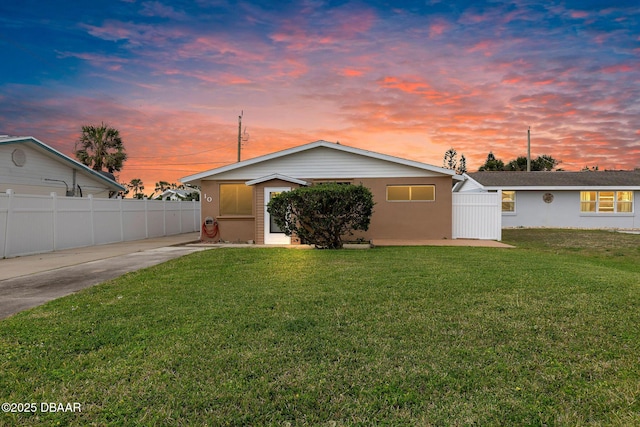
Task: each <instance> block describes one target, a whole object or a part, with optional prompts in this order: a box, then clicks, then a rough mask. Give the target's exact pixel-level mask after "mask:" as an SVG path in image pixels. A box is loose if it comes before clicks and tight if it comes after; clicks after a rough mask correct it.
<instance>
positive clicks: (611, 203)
mask: <svg viewBox="0 0 640 427" xmlns="http://www.w3.org/2000/svg"><path fill="white" fill-rule="evenodd" d="M580 212H586V213H631V212H633V191H581V192H580Z"/></svg>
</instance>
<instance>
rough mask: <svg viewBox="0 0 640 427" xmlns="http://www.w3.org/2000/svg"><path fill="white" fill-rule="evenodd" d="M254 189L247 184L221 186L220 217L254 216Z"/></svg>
mask: <svg viewBox="0 0 640 427" xmlns="http://www.w3.org/2000/svg"><path fill="white" fill-rule="evenodd" d="M252 214H253V187H249V186H247V185H245V184H220V215H221V216H226V215H252Z"/></svg>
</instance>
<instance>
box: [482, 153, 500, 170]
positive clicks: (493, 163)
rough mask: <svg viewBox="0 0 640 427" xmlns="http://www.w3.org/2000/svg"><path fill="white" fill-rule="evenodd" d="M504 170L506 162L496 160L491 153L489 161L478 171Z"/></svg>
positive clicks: (488, 157) (488, 156)
mask: <svg viewBox="0 0 640 427" xmlns="http://www.w3.org/2000/svg"><path fill="white" fill-rule="evenodd" d="M503 170H504V162H503V161H502V160H500V159H496V156H494V155H493V153H492V152H489V154H488V155H487V160H486V161H485V162H484V164H483V165H482V166H480V168H479V169H478V171H480V172H482V171H503Z"/></svg>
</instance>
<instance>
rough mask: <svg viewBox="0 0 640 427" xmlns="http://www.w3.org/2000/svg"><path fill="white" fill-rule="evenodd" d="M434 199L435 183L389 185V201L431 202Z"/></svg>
mask: <svg viewBox="0 0 640 427" xmlns="http://www.w3.org/2000/svg"><path fill="white" fill-rule="evenodd" d="M435 199H436V187H435V185H389V186H387V201H389V202H433V201H434V200H435Z"/></svg>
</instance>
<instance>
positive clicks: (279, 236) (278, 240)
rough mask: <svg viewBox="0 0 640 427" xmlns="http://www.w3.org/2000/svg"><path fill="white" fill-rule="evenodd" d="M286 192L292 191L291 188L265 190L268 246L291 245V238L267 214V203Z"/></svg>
mask: <svg viewBox="0 0 640 427" xmlns="http://www.w3.org/2000/svg"><path fill="white" fill-rule="evenodd" d="M285 191H291V187H265V189H264V243H265V244H266V245H289V244H291V237H289V236H287V235H286V234H284V232H283V231H282V230H281V229H280V227H278V225H277V224H276V223H275V221H273V219H272V218H271V215H269V212H267V203H269V201H270V200H271V198H272V197H275V196H277V195H278V194H280V193H282V192H285Z"/></svg>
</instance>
